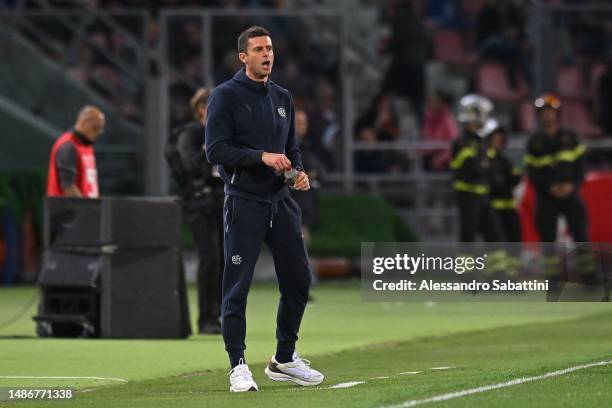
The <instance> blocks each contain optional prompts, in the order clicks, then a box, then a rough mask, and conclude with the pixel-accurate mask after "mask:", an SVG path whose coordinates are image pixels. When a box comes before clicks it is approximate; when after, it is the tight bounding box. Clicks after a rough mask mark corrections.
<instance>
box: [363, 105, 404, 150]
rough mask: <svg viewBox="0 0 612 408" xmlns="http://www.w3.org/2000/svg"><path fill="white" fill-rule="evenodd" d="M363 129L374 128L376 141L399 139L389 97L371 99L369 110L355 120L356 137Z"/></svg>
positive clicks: (395, 115)
mask: <svg viewBox="0 0 612 408" xmlns="http://www.w3.org/2000/svg"><path fill="white" fill-rule="evenodd" d="M364 127H372V128H374V130H375V131H376V136H377V137H378V140H382V141H392V140H397V139H398V138H399V136H400V128H399V121H398V119H397V114H396V113H395V111H394V110H393V106H392V105H391V98H390V97H389V95H386V94H379V95H377V96H376V97H375V98H374V99H373V101H372V104H371V105H370V107H369V109H368V110H367V111H366V112H365V113H363V114H362V115H361V116H360V117H359V118H358V119H357V123H356V124H355V133H356V134H357V135H358V134H359V132H360V130H361V129H363V128H364Z"/></svg>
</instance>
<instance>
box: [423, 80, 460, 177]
mask: <svg viewBox="0 0 612 408" xmlns="http://www.w3.org/2000/svg"><path fill="white" fill-rule="evenodd" d="M451 105H452V97H451V96H450V95H449V94H448V93H446V92H444V91H442V90H437V91H436V92H434V94H433V95H432V96H431V97H430V99H429V102H428V104H427V110H426V111H425V119H424V121H423V141H425V142H449V145H450V142H452V141H453V140H455V139H456V138H457V136H458V135H459V127H458V126H457V122H456V120H455V117H454V116H453V114H452V113H451V111H450V107H451ZM421 154H422V155H423V161H424V163H423V166H424V168H425V170H429V171H440V170H447V169H448V162H449V160H450V156H451V154H450V149H448V148H447V149H431V150H430V149H428V150H425V151H424V152H421Z"/></svg>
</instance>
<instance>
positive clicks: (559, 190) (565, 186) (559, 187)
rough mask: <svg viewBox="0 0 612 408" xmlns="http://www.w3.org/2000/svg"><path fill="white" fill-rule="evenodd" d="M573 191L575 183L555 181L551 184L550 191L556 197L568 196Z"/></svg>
mask: <svg viewBox="0 0 612 408" xmlns="http://www.w3.org/2000/svg"><path fill="white" fill-rule="evenodd" d="M573 191H574V184H573V183H555V184H553V185H552V186H550V193H551V194H552V195H553V197H556V198H567V197H568V196H569V195H570V194H572V192H573Z"/></svg>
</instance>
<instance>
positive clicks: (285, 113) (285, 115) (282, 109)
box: [277, 106, 287, 118]
mask: <svg viewBox="0 0 612 408" xmlns="http://www.w3.org/2000/svg"><path fill="white" fill-rule="evenodd" d="M277 111H278V114H279V115H281V116H282V117H283V118H286V117H287V112H285V108H283V107H282V106H281V107H280V108H278V109H277Z"/></svg>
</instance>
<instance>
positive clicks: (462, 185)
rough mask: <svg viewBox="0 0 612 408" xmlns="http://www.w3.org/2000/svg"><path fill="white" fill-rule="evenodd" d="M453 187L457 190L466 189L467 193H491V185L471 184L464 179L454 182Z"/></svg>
mask: <svg viewBox="0 0 612 408" xmlns="http://www.w3.org/2000/svg"><path fill="white" fill-rule="evenodd" d="M453 188H454V189H455V190H457V191H465V192H466V193H474V194H480V195H484V194H489V186H487V185H485V184H471V183H466V182H465V181H462V180H457V181H455V182H454V183H453Z"/></svg>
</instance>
